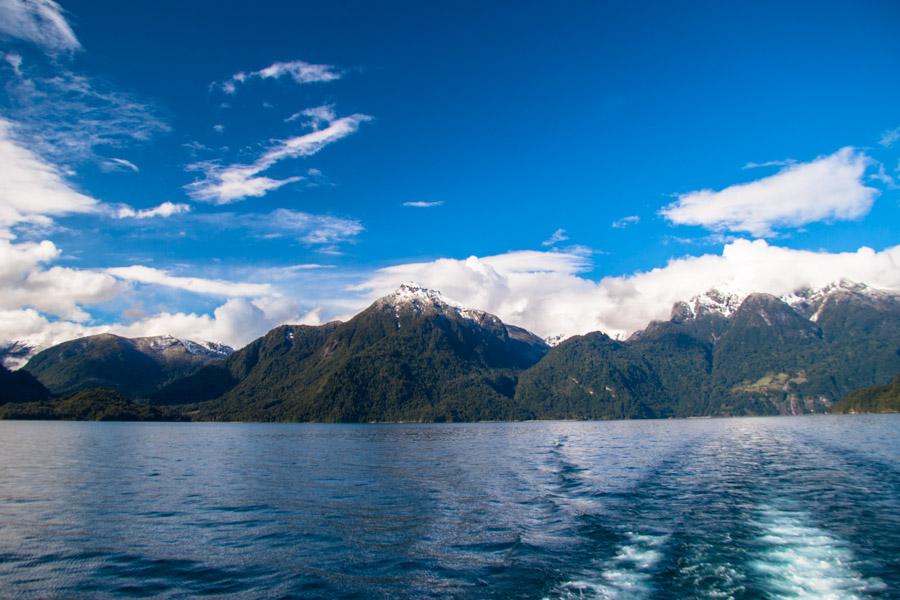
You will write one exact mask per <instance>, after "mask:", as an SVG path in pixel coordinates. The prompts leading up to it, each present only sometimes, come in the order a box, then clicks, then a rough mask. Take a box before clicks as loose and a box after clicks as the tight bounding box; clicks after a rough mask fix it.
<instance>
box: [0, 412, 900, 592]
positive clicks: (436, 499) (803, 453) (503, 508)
mask: <svg viewBox="0 0 900 600" xmlns="http://www.w3.org/2000/svg"><path fill="white" fill-rule="evenodd" d="M898 458H900V415H893V416H892V415H885V416H844V417H801V418H767V419H714V420H687V421H622V422H605V423H569V422H545V423H510V424H472V425H363V426H351V425H347V426H342V425H248V424H190V423H183V424H181V423H175V424H149V423H148V424H143V423H27V422H2V423H0V596H2V597H4V598H6V597H25V598H32V597H33V598H78V597H85V598H104V597H121V596H127V597H133V596H148V597H163V598H168V597H174V598H186V597H192V596H197V595H206V596H213V597H234V598H259V597H265V598H281V597H285V598H289V597H297V598H370V597H371V598H417V597H458V598H536V599H542V598H692V597H698V598H816V599H820V598H835V599H837V598H841V599H844V598H897V597H900V592H898V590H900V460H898Z"/></svg>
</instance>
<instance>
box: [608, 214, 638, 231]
mask: <svg viewBox="0 0 900 600" xmlns="http://www.w3.org/2000/svg"><path fill="white" fill-rule="evenodd" d="M640 222H641V218H640V217H639V216H637V215H628V216H627V217H622V218H621V219H618V220H616V221H613V222H612V226H613V227H614V228H615V229H625V228H626V227H628V226H629V225H637V224H638V223H640Z"/></svg>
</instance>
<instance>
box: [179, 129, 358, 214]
mask: <svg viewBox="0 0 900 600" xmlns="http://www.w3.org/2000/svg"><path fill="white" fill-rule="evenodd" d="M371 118H372V117H370V116H368V115H363V114H354V115H350V116H347V117H341V118H339V119H335V120H334V121H332V122H331V123H329V125H328V127H325V128H323V129H316V130H314V131H311V132H308V133H305V134H303V135H299V136H296V137H292V138H288V139H284V140H278V141H277V142H275V143H274V144H273V145H272V146H271V147H270V148H269V149H268V150H267V151H266V152H265V153H264V154H263V155H262V156H260V157H259V158H258V159H256V160H255V161H254V162H253V163H251V164H248V165H247V164H234V165H228V166H222V165H221V164H219V163H217V162H213V161H206V162H200V163H194V164H193V165H190V166H189V169H190V170H195V171H201V172H203V174H204V176H205V177H204V178H203V179H201V180H199V181H194V182H192V183H190V184H188V185H187V186H185V189H186V190H187V192H188V195H189V196H190V197H191V198H193V199H194V200H198V201H201V202H210V203H213V204H230V203H232V202H237V201H238V200H243V199H244V198H248V197H257V198H258V197H261V196H264V195H265V194H267V193H268V192H270V191H272V190H275V189H278V188H280V187H282V186H284V185H287V184H288V183H293V182H296V181H300V180H302V179H303V177H301V176H294V177H286V178H283V179H273V178H271V177H267V176H264V175H260V173H262V172H263V171H266V170H267V169H269V168H270V167H272V166H274V165H275V164H276V163H278V162H280V161H283V160H286V159H292V158H301V157H307V156H312V155H313V154H316V153H317V152H319V151H320V150H322V149H323V148H325V147H326V146H328V145H329V144H333V143H334V142H336V141H338V140H341V139H343V138H345V137H347V136H349V135H351V134H353V133H355V132H356V131H357V130H358V129H359V126H360V124H362V123H364V122H366V121H369V120H371Z"/></svg>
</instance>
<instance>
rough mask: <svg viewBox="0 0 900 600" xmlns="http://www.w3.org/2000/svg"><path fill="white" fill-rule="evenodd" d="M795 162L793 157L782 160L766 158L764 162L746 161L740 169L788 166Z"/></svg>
mask: <svg viewBox="0 0 900 600" xmlns="http://www.w3.org/2000/svg"><path fill="white" fill-rule="evenodd" d="M795 164H797V161H796V160H794V159H793V158H786V159H784V160H767V161H765V162H748V163H747V164H745V165H744V166H743V167H741V168H742V169H744V170H745V171H746V170H747V169H763V168H765V167H788V166H790V165H795Z"/></svg>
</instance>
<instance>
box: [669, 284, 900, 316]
mask: <svg viewBox="0 0 900 600" xmlns="http://www.w3.org/2000/svg"><path fill="white" fill-rule="evenodd" d="M749 295H750V294H749V293H739V292H735V291H727V288H724V289H723V288H713V289H710V290H708V291H706V292H704V293H703V294H699V295H697V296H694V297H693V298H691V299H690V300H688V301H686V302H677V303H676V304H675V306H673V307H672V319H673V320H681V321H686V320H690V319H695V318H697V317H701V316H703V315H711V314H712V315H721V316H723V317H725V318H729V317H731V316H732V315H733V314H734V313H735V311H736V310H737V309H738V308H739V307H740V306H741V304H742V303H743V302H744V300H746V298H747V296H749ZM831 298H838V299H841V298H856V299H863V300H868V301H871V302H877V301H898V300H900V294H898V293H896V292H889V291H885V290H879V289H875V288H873V287H870V286H868V285H866V284H864V283H857V282H854V281H850V280H847V279H841V280H839V281H835V282H833V283H830V284H828V285H826V286H824V287H821V288H800V289H797V290H794V291H793V292H791V293H789V294H784V295H782V296H779V300H781V301H782V302H784V303H785V304H787V305H788V306H790V307H791V308H793V309H794V310H796V311H797V312H799V313H800V314H802V315H803V316H805V317H806V318H808V319H809V320H810V321H814V322H815V321H817V320H818V318H819V315H820V314H821V311H822V308H823V307H824V306H825V303H826V301H827V300H829V299H831Z"/></svg>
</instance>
